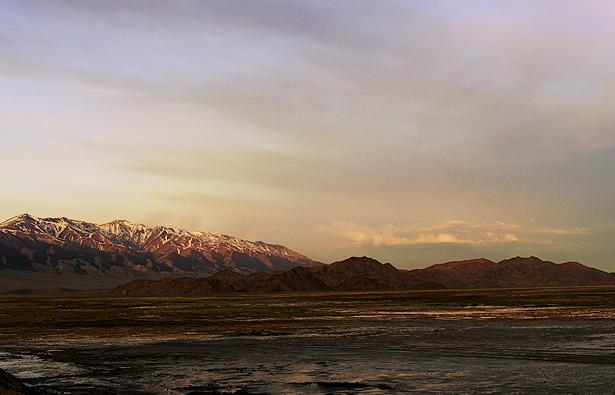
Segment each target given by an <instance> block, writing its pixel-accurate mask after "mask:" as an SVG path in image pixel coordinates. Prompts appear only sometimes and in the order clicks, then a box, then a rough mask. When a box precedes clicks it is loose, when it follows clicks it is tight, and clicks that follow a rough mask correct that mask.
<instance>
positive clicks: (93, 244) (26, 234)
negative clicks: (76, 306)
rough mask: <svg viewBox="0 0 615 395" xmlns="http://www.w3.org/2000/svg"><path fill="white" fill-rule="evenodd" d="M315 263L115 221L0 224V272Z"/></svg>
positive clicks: (273, 249)
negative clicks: (9, 270) (99, 222)
mask: <svg viewBox="0 0 615 395" xmlns="http://www.w3.org/2000/svg"><path fill="white" fill-rule="evenodd" d="M314 263H315V262H314V261H312V260H311V259H309V258H308V257H306V256H304V255H301V254H299V253H297V252H295V251H293V250H290V249H288V248H286V247H284V246H280V245H274V244H267V243H264V242H261V241H256V242H252V241H247V240H242V239H239V238H236V237H232V236H226V235H222V234H216V233H205V232H189V231H187V230H183V229H177V228H169V227H163V226H155V227H149V226H145V225H141V224H133V223H130V222H128V221H125V220H116V221H112V222H108V223H105V224H101V225H97V224H93V223H89V222H84V221H79V220H74V219H69V218H64V217H62V218H37V217H33V216H31V215H28V214H23V215H19V216H17V217H14V218H11V219H9V220H7V221H4V222H2V223H0V270H2V269H12V270H19V271H34V272H39V271H42V272H59V273H66V272H68V273H78V274H99V275H105V274H131V273H133V274H134V273H142V274H148V273H151V274H174V275H182V274H185V275H192V276H194V275H205V274H211V273H215V272H217V271H220V270H224V269H228V268H232V269H236V270H238V271H239V272H243V273H250V272H256V271H274V270H282V269H289V268H292V267H296V266H311V265H313V264H314Z"/></svg>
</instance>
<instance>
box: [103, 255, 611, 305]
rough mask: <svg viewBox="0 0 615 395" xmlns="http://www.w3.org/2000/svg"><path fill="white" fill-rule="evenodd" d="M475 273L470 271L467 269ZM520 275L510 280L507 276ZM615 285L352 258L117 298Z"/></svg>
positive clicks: (590, 273) (227, 275)
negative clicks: (402, 267)
mask: <svg viewBox="0 0 615 395" xmlns="http://www.w3.org/2000/svg"><path fill="white" fill-rule="evenodd" d="M468 268H469V269H472V270H467V269H468ZM511 272H512V273H515V276H514V277H511V278H509V279H507V278H506V277H503V276H501V273H511ZM583 285H615V273H607V272H603V271H601V270H598V269H594V268H591V267H587V266H584V265H582V264H580V263H577V262H565V263H561V264H557V263H553V262H549V261H543V260H541V259H539V258H536V257H527V258H523V257H515V258H511V259H508V260H503V261H500V262H493V261H490V260H488V259H484V258H479V259H471V260H466V261H453V262H446V263H443V264H437V265H432V266H429V267H427V268H424V269H414V270H400V269H397V268H395V267H394V266H392V265H391V264H388V263H380V262H378V261H377V260H375V259H372V258H368V257H351V258H348V259H346V260H343V261H338V262H334V263H332V264H329V265H315V266H312V267H308V268H305V267H298V268H294V269H290V270H287V271H280V272H271V273H253V274H250V275H241V274H239V273H235V272H231V271H224V272H220V273H217V274H214V275H213V276H211V277H207V278H200V279H195V278H175V279H161V280H139V281H135V282H132V283H128V284H124V285H121V286H119V287H117V288H115V289H114V290H113V291H112V292H111V293H112V294H113V295H116V296H210V295H218V294H226V293H237V292H240V293H272V292H339V291H344V292H359V291H404V290H417V289H472V288H532V287H550V286H583Z"/></svg>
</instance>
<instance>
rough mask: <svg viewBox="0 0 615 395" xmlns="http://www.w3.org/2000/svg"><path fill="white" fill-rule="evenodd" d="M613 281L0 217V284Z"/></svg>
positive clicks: (564, 267) (130, 287)
mask: <svg viewBox="0 0 615 395" xmlns="http://www.w3.org/2000/svg"><path fill="white" fill-rule="evenodd" d="M611 284H613V285H615V274H613V273H607V272H604V271H601V270H598V269H594V268H590V267H587V266H584V265H582V264H580V263H577V262H566V263H561V264H557V263H553V262H549V261H543V260H541V259H539V258H537V257H529V258H523V257H515V258H511V259H507V260H503V261H500V262H494V261H490V260H488V259H484V258H479V259H470V260H464V261H454V262H447V263H443V264H437V265H433V266H429V267H427V268H424V269H414V270H401V269H397V268H395V267H394V266H392V265H391V264H388V263H380V262H378V261H376V260H374V259H371V258H368V257H354V258H349V259H346V260H343V261H339V262H335V263H332V264H322V263H319V262H316V261H314V260H312V259H310V258H308V257H306V256H305V255H302V254H300V253H298V252H296V251H293V250H291V249H289V248H287V247H284V246H281V245H276V244H268V243H265V242H262V241H255V242H252V241H247V240H243V239H239V238H236V237H232V236H227V235H222V234H217V233H205V232H190V231H187V230H183V229H177V228H172V227H164V226H154V227H149V226H145V225H140V224H133V223H130V222H128V221H125V220H115V221H111V222H108V223H104V224H100V225H97V224H93V223H89V222H85V221H79V220H74V219H69V218H65V217H62V218H37V217H33V216H31V215H28V214H22V215H19V216H17V217H14V218H11V219H9V220H7V221H4V222H1V223H0V292H7V291H24V292H27V291H31V290H43V289H54V288H69V289H82V290H88V289H90V290H91V289H114V291H113V293H114V294H116V295H127V296H128V295H134V296H148V295H215V294H220V293H232V292H302V291H314V292H320V291H322V292H329V291H377V290H412V289H462V288H523V287H548V286H577V285H611ZM58 292H63V291H62V290H61V289H60V290H59V291H58Z"/></svg>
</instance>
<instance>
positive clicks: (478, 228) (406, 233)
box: [320, 220, 589, 246]
mask: <svg viewBox="0 0 615 395" xmlns="http://www.w3.org/2000/svg"><path fill="white" fill-rule="evenodd" d="M320 231H321V232H323V233H325V234H327V235H329V236H333V237H335V238H337V239H338V240H340V241H341V243H342V244H350V245H373V246H401V245H418V244H463V245H475V246H488V245H493V244H507V243H516V242H519V241H522V240H524V241H528V240H529V239H528V238H524V236H527V235H531V234H540V235H555V236H567V235H582V234H586V233H587V232H589V230H588V229H586V228H578V227H571V228H567V227H541V226H527V225H517V224H510V223H506V222H491V223H488V222H481V223H473V222H469V221H462V220H451V221H445V222H440V223H435V224H431V225H410V224H402V225H393V224H387V225H381V226H365V225H358V224H356V223H354V222H343V221H335V222H334V223H332V224H331V225H329V226H325V227H321V228H320Z"/></svg>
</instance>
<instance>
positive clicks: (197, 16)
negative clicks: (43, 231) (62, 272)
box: [0, 0, 615, 271]
mask: <svg viewBox="0 0 615 395" xmlns="http://www.w3.org/2000/svg"><path fill="white" fill-rule="evenodd" d="M613 37H615V2H612V1H597V0H531V1H528V0H510V1H503V0H484V1H483V0H465V1H460V0H449V1H444V0H408V1H382V0H378V1H373V0H372V1H362V0H353V1H350V0H348V1H341V0H339V1H330V0H327V1H318V0H310V1H262V0H254V1H231V0H228V1H183V0H178V1H173V2H171V1H157V0H149V1H134V0H128V1H126V0H122V1H120V0H117V1H114V0H109V1H100V2H98V1H62V0H54V1H29V0H18V1H17V0H16V1H13V0H1V1H0V171H1V172H2V173H1V174H2V177H1V178H0V180H1V181H0V218H2V219H5V218H10V217H12V216H15V215H18V214H21V213H25V212H27V213H30V214H33V215H37V216H41V217H52V216H66V217H71V218H77V219H82V220H86V221H91V222H97V223H103V222H107V221H110V220H113V219H120V218H122V219H127V220H130V221H133V222H138V223H145V224H148V225H160V224H162V225H168V226H175V227H181V228H185V229H188V230H199V231H210V232H219V233H225V234H230V235H234V236H238V237H243V238H246V239H249V240H264V241H267V242H272V243H279V244H284V245H286V246H288V247H290V248H292V249H295V250H297V251H300V252H302V253H304V254H306V255H308V256H310V257H312V258H313V259H316V260H320V261H323V262H332V261H335V260H339V259H343V258H346V257H348V256H351V255H368V256H372V257H374V258H376V259H379V260H381V261H386V262H391V263H393V264H394V265H396V266H398V267H401V268H418V267H425V266H427V265H430V264H434V263H440V262H445V261H449V260H456V259H466V258H474V257H486V258H489V259H493V260H500V259H505V258H508V257H512V256H517V255H521V256H530V255H535V256H539V257H541V258H543V259H549V260H553V261H557V262H564V261H572V260H576V261H580V262H583V263H585V264H588V265H592V266H595V267H598V268H602V269H606V270H610V271H615V243H614V241H615V111H613V106H614V105H615V73H613V70H615V44H614V43H613Z"/></svg>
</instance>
